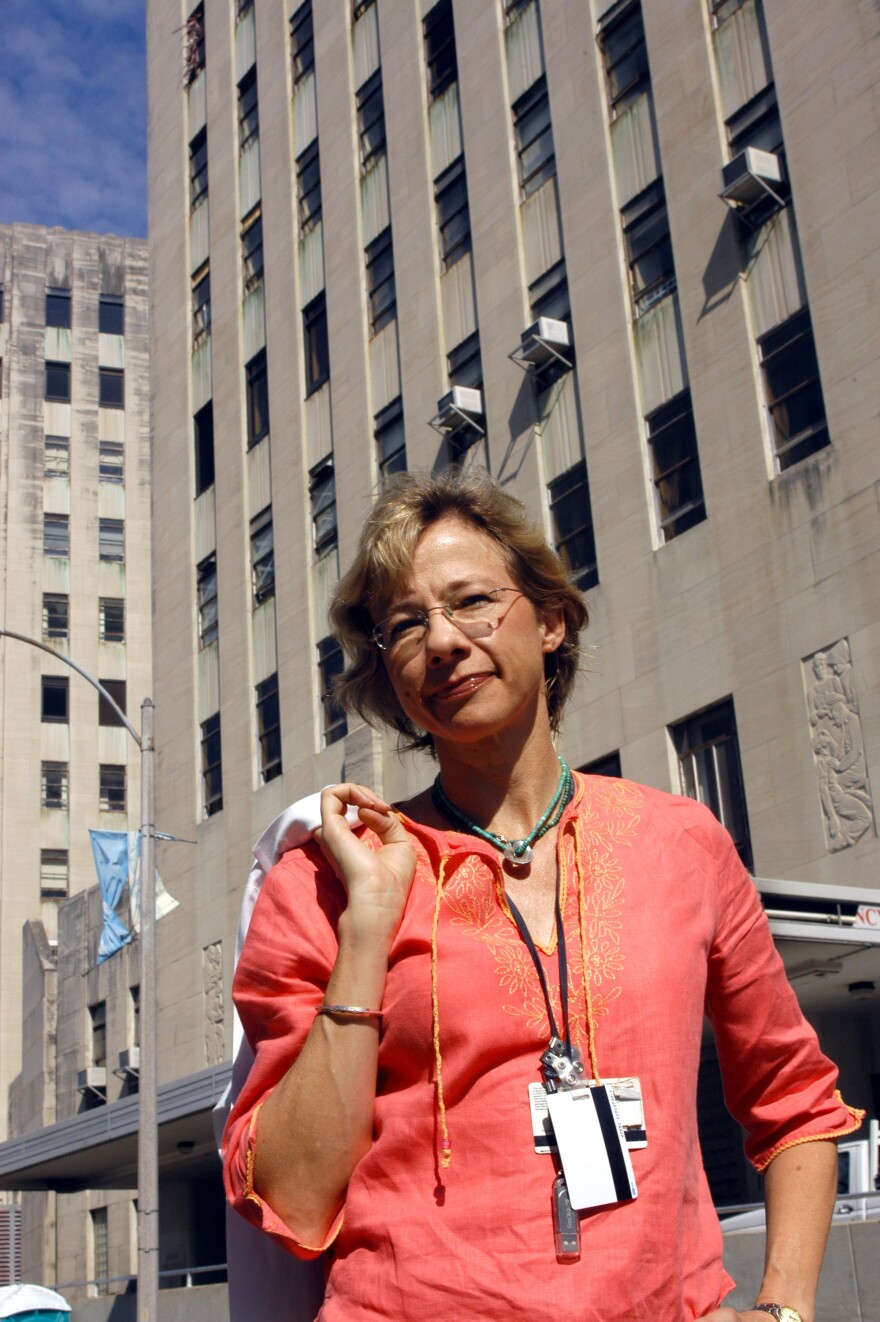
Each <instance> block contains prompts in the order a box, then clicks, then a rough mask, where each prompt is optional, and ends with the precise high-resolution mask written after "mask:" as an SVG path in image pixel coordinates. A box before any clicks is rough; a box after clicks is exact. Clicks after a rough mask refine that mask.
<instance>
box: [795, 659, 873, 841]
mask: <svg viewBox="0 0 880 1322" xmlns="http://www.w3.org/2000/svg"><path fill="white" fill-rule="evenodd" d="M803 668H804V686H805V688H806V693H807V711H808V712H809V716H810V725H811V726H812V728H813V757H814V759H815V762H816V771H817V775H818V779H819V800H820V802H821V804H822V814H823V817H824V819H825V838H826V841H827V843H828V848H829V850H830V851H831V852H832V853H835V852H837V850H840V849H846V848H847V847H848V846H849V845H854V844H855V843H856V841H857V840H861V838H862V836H863V835H864V834H865V832H866V831H868V830H873V829H874V809H873V803H872V800H871V790H870V786H869V784H868V767H867V763H866V762H865V746H864V741H863V739H862V725H861V721H860V720H859V704H858V700H857V698H856V692H855V682H854V675H853V667H852V657H851V655H850V650H849V643H848V642H847V640H846V639H845V638H841V639H839V640H838V642H836V643H834V644H833V645H832V646H831V647H827V648H825V649H824V650H823V651H821V652H814V653H813V655H812V656H808V657H806V658H805V659H804V661H803Z"/></svg>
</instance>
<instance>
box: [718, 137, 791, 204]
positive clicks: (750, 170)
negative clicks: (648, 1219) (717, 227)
mask: <svg viewBox="0 0 880 1322" xmlns="http://www.w3.org/2000/svg"><path fill="white" fill-rule="evenodd" d="M721 183H722V189H721V192H720V193H719V197H721V198H723V199H724V201H725V202H726V203H727V204H728V205H729V206H732V207H735V208H736V209H737V210H738V211H739V212H740V214H742V215H744V216H746V217H747V216H748V213H749V211H751V210H753V209H754V208H755V207H757V206H758V205H759V204H760V203H762V202H767V201H770V202H775V203H776V205H777V207H784V206H785V196H784V193H785V182H784V180H783V176H782V162H781V161H780V159H779V157H778V156H777V155H776V153H775V152H772V151H762V150H761V149H760V148H759V147H746V148H745V150H744V151H741V152H738V153H737V155H736V156H734V158H733V160H732V161H728V163H727V165H725V166H724V167H723V169H722V171H721Z"/></svg>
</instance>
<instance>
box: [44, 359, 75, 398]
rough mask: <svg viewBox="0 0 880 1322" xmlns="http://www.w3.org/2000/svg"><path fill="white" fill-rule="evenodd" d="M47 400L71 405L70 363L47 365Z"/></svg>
mask: <svg viewBox="0 0 880 1322" xmlns="http://www.w3.org/2000/svg"><path fill="white" fill-rule="evenodd" d="M46 399H51V400H57V401H59V402H60V403H62V404H69V403H70V363H46Z"/></svg>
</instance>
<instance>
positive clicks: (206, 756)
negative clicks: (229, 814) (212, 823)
mask: <svg viewBox="0 0 880 1322" xmlns="http://www.w3.org/2000/svg"><path fill="white" fill-rule="evenodd" d="M201 731H202V793H203V797H204V810H205V816H206V817H212V816H213V815H214V813H216V812H219V811H220V809H221V808H222V807H223V766H222V762H221V746H220V713H219V712H217V713H216V714H215V715H214V716H209V717H208V719H207V720H206V721H203V722H202V726H201Z"/></svg>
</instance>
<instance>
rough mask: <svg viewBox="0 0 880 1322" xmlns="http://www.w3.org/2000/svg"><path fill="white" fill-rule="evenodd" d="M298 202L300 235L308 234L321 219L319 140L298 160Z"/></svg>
mask: <svg viewBox="0 0 880 1322" xmlns="http://www.w3.org/2000/svg"><path fill="white" fill-rule="evenodd" d="M296 201H297V210H298V212H299V229H300V234H308V232H309V230H311V229H314V227H315V226H316V225H317V223H318V221H319V220H320V219H321V158H320V156H319V154H318V139H317V138H315V140H314V142H313V143H312V144H311V146H309V147H307V148H306V150H305V151H304V152H303V153H302V155H301V156H298V157H297V158H296Z"/></svg>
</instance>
